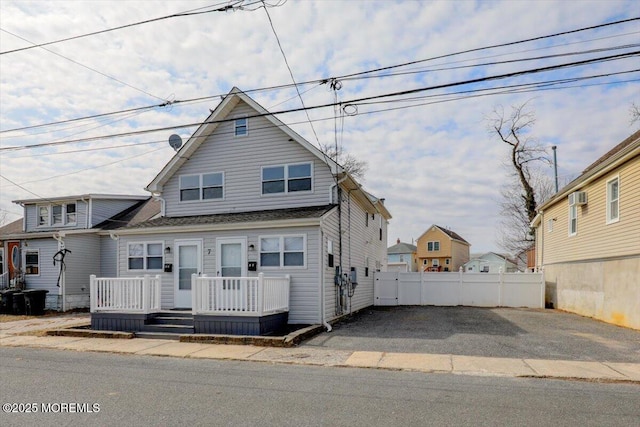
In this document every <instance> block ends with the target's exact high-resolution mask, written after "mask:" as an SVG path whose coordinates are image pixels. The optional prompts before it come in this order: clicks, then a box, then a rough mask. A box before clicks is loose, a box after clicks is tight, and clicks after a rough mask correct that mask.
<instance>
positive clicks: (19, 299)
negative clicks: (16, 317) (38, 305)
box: [13, 291, 24, 314]
mask: <svg viewBox="0 0 640 427" xmlns="http://www.w3.org/2000/svg"><path fill="white" fill-rule="evenodd" d="M13 314H24V294H23V293H22V291H20V292H15V293H14V294H13Z"/></svg>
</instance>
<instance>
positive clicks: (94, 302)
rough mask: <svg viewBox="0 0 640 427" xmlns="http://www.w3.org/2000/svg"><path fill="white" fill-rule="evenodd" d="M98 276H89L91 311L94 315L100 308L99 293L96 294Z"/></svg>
mask: <svg viewBox="0 0 640 427" xmlns="http://www.w3.org/2000/svg"><path fill="white" fill-rule="evenodd" d="M96 291H97V289H96V275H95V274H92V275H91V276H89V304H90V306H91V309H90V311H91V312H92V313H94V312H95V311H96V308H97V307H98V301H97V299H98V293H97V292H96Z"/></svg>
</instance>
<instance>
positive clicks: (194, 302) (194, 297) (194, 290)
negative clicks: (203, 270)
mask: <svg viewBox="0 0 640 427" xmlns="http://www.w3.org/2000/svg"><path fill="white" fill-rule="evenodd" d="M197 278H198V275H197V274H196V273H193V274H192V275H191V313H192V314H198V311H199V310H200V307H198V302H199V301H200V298H199V295H198V291H199V290H200V286H199V283H198V280H197Z"/></svg>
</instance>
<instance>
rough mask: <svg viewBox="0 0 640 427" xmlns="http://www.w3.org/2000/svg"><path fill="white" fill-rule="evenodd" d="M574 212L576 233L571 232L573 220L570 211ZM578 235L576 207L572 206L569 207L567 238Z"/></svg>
mask: <svg viewBox="0 0 640 427" xmlns="http://www.w3.org/2000/svg"><path fill="white" fill-rule="evenodd" d="M572 210H575V213H576V216H575V220H576V231H572V230H571V220H572V219H573V218H571V211H572ZM577 234H578V205H573V206H569V237H571V236H575V235H577Z"/></svg>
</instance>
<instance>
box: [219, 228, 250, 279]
mask: <svg viewBox="0 0 640 427" xmlns="http://www.w3.org/2000/svg"><path fill="white" fill-rule="evenodd" d="M216 246H217V247H216V249H217V251H216V254H217V256H216V259H217V261H216V264H217V265H216V267H217V270H216V273H217V274H216V275H217V276H221V277H246V276H247V239H246V238H242V237H240V238H223V239H218V240H217V242H216Z"/></svg>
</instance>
